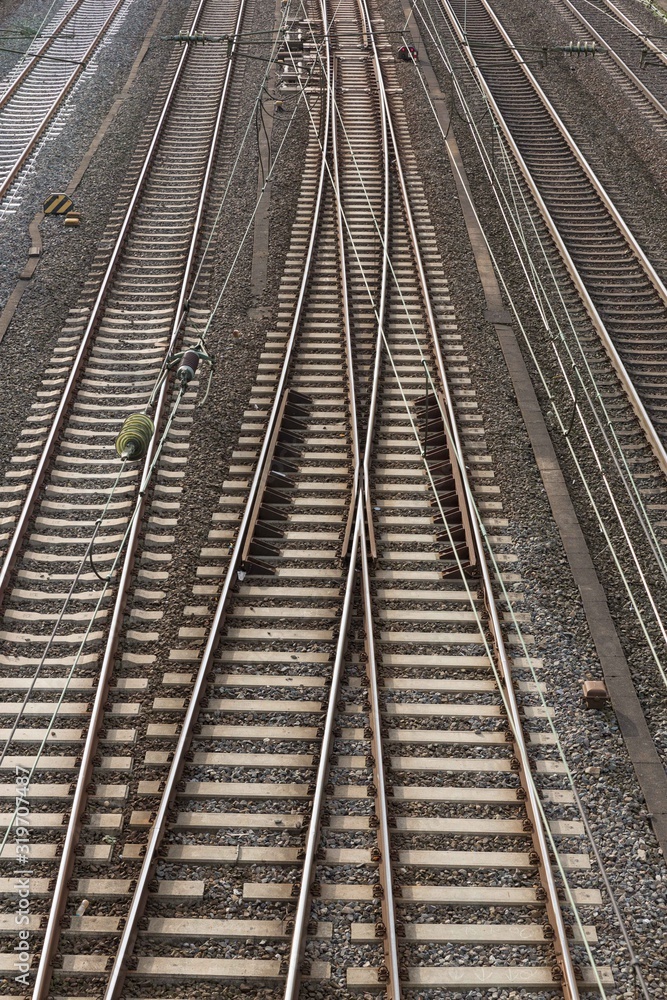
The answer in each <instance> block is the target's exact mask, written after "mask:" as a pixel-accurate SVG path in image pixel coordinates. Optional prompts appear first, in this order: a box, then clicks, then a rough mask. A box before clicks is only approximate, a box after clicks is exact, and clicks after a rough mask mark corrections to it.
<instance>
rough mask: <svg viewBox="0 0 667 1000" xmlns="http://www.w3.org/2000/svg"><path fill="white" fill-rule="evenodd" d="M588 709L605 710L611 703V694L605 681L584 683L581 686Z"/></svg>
mask: <svg viewBox="0 0 667 1000" xmlns="http://www.w3.org/2000/svg"><path fill="white" fill-rule="evenodd" d="M581 690H582V692H583V696H584V705H585V706H586V708H595V709H598V710H599V709H601V708H605V707H606V705H607V702H608V701H609V694H608V692H607V688H606V687H605V684H604V681H584V682H583V684H582V685H581Z"/></svg>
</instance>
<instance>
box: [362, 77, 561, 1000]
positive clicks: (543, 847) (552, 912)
mask: <svg viewBox="0 0 667 1000" xmlns="http://www.w3.org/2000/svg"><path fill="white" fill-rule="evenodd" d="M381 92H382V95H383V100H384V101H385V102H386V107H387V113H388V124H389V128H390V134H391V145H392V148H393V150H394V154H395V159H394V165H395V169H396V174H397V178H398V182H399V186H400V190H401V196H402V200H403V206H404V211H405V217H406V221H407V223H408V228H409V230H410V236H411V240H412V247H413V253H414V256H415V264H416V267H417V272H418V275H419V281H420V285H421V289H422V298H423V302H424V307H425V311H426V316H427V323H428V329H429V334H430V338H431V343H432V346H433V351H434V354H435V359H436V368H437V372H438V376H439V378H440V382H441V385H442V388H443V398H444V400H445V404H446V408H445V411H444V412H442V416H443V420H444V421H445V426H446V428H447V430H448V433H449V436H450V438H451V441H452V444H453V446H454V447H453V452H454V461H456V462H457V463H458V465H459V469H460V472H461V480H462V483H463V487H464V490H465V495H466V498H467V502H468V508H469V512H470V515H471V516H470V521H471V527H472V533H473V537H474V540H475V547H476V549H477V557H478V565H479V572H480V575H481V578H482V584H483V591H484V596H485V603H486V607H487V613H488V616H489V628H490V632H491V636H492V640H493V645H494V648H495V654H496V661H497V666H498V668H499V672H500V676H501V679H502V681H503V685H504V687H503V697H504V700H505V703H506V707H507V711H508V717H509V721H510V726H511V729H512V732H513V735H514V746H515V752H516V757H517V759H518V760H519V762H520V765H521V771H520V775H521V783H522V786H523V788H524V790H525V792H526V807H527V811H528V816H529V819H530V820H531V823H532V826H533V834H532V835H533V843H534V844H535V846H536V849H537V853H538V857H539V858H540V879H541V881H542V885H543V887H544V889H545V892H546V896H547V898H546V908H547V913H548V916H549V923H550V924H551V927H552V928H553V931H554V950H555V954H556V959H557V962H558V965H559V967H560V969H561V973H562V977H563V979H562V988H563V994H564V996H565V998H566V1000H578V997H579V990H578V986H577V981H576V974H575V969H574V963H573V961H572V956H571V954H570V949H569V943H568V938H567V933H566V929H565V923H564V921H563V915H562V913H561V910H560V904H559V901H558V888H557V886H556V881H555V878H554V873H553V870H552V867H551V861H550V857H549V845H548V842H547V837H546V833H545V830H544V828H543V826H542V821H541V813H540V808H539V801H538V798H537V790H536V788H535V785H534V783H533V781H532V777H531V770H530V758H529V756H528V751H527V748H526V743H525V738H524V735H523V728H522V724H521V717H520V714H519V707H518V704H517V700H516V694H515V691H514V682H513V677H512V668H511V664H510V660H509V657H508V655H507V650H506V648H505V640H504V638H503V633H502V628H501V623H500V615H499V613H498V609H497V607H496V602H495V598H494V595H493V585H492V580H491V574H490V571H489V567H488V563H487V560H486V554H485V550H484V542H483V538H482V533H481V529H480V525H479V523H478V520H477V517H476V516H475V506H474V497H473V492H472V488H471V486H470V481H469V479H468V473H467V470H466V467H465V463H464V460H463V449H462V447H461V441H460V437H459V432H458V426H457V422H456V411H455V409H454V405H453V400H452V397H451V393H450V388H449V382H448V379H447V373H446V368H445V364H444V359H443V357H442V351H441V347H440V342H439V339H438V333H437V325H436V322H435V315H434V312H433V307H432V304H431V297H430V293H429V289H428V281H427V277H426V271H425V269H424V264H423V261H422V257H421V251H420V249H419V241H418V238H417V231H416V228H415V224H414V219H413V216H412V210H411V206H410V199H409V194H408V189H407V184H406V181H405V175H404V173H403V166H402V163H401V155H400V147H399V144H398V141H397V139H396V134H395V131H394V127H393V122H392V119H391V116H390V107H389V102H388V99H387V95H386V91H385V89H384V86H383V87H382V88H381ZM425 460H426V459H425Z"/></svg>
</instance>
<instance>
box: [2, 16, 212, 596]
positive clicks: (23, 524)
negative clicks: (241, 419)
mask: <svg viewBox="0 0 667 1000" xmlns="http://www.w3.org/2000/svg"><path fill="white" fill-rule="evenodd" d="M205 2H206V0H199V5H198V7H197V10H196V11H195V14H194V16H193V19H192V22H191V24H190V28H189V32H190V33H192V32H193V31H194V30H195V28H196V26H197V24H198V22H199V17H200V14H201V11H202V10H203V8H204V5H205ZM187 53H188V47H187V46H186V47H185V48H184V49H183V52H182V53H181V56H180V59H179V62H178V65H177V67H176V70H175V72H174V77H173V80H172V83H171V86H170V88H169V92H168V94H167V97H166V99H165V103H164V107H163V109H162V112H161V113H160V117H159V119H158V121H157V124H156V126H155V131H154V134H153V138H152V139H151V143H150V146H149V148H148V150H147V152H146V156H145V158H144V162H143V165H142V167H141V171H140V173H139V177H138V179H137V183H136V186H135V189H134V192H133V194H132V198H131V199H130V204H129V206H128V208H127V211H126V213H125V217H124V219H123V222H122V225H121V228H120V231H119V234H118V238H117V240H116V244H115V246H114V248H113V251H112V254H111V258H110V260H109V263H108V265H107V268H106V271H105V273H104V277H103V278H102V282H101V285H100V289H99V291H98V293H97V296H96V298H95V302H94V303H93V306H92V308H91V312H90V316H89V318H88V322H87V324H86V328H85V330H84V332H83V334H82V337H81V343H80V344H79V348H78V350H77V353H76V357H75V358H74V362H73V364H72V368H71V371H70V374H69V377H68V379H67V382H66V384H65V387H64V389H63V394H62V397H61V400H60V403H59V404H58V409H57V410H56V412H55V414H54V417H53V423H52V424H51V429H50V431H49V433H48V435H47V438H46V441H45V442H44V447H43V449H42V453H41V455H40V458H39V462H38V463H37V467H36V469H35V474H34V476H33V478H32V482H31V484H30V487H29V489H28V493H27V495H26V499H25V502H24V504H23V509H22V510H21V514H20V516H19V519H18V521H17V523H16V528H15V529H14V534H13V535H12V539H11V541H10V543H9V546H8V548H7V552H6V555H5V559H4V561H3V564H2V568H1V569H0V603H2V600H3V598H4V595H5V592H6V590H7V586H8V583H9V580H10V578H11V573H12V570H13V568H14V564H15V562H16V560H17V558H18V555H19V551H20V548H21V545H22V543H23V539H24V536H25V533H26V531H27V528H28V523H29V521H30V518H31V516H32V512H33V508H34V506H35V503H36V501H37V497H38V495H39V490H40V487H41V484H42V480H43V479H44V476H45V475H46V472H47V470H48V467H49V463H50V460H51V457H52V454H53V451H54V449H55V447H56V444H57V443H58V438H59V436H60V432H61V430H62V426H63V423H64V421H65V417H66V416H67V412H68V409H69V405H70V403H71V401H72V397H73V395H74V392H75V389H76V385H77V381H78V378H79V375H80V373H81V369H82V368H83V366H84V364H85V362H86V358H87V356H88V350H89V348H90V346H91V342H92V339H93V337H94V335H95V331H96V329H97V324H98V321H99V319H100V315H101V312H102V309H103V307H104V303H105V301H106V297H107V294H108V292H109V289H110V286H111V283H112V281H113V277H114V275H115V272H116V266H117V264H118V260H119V257H120V254H121V251H122V249H123V246H124V244H125V239H126V237H127V234H128V232H129V229H130V226H131V224H132V221H133V219H134V216H135V212H136V210H137V206H138V204H139V202H140V199H141V195H142V193H143V190H144V186H145V184H146V180H147V178H148V175H149V173H150V169H151V166H152V163H153V158H154V156H155V152H156V150H157V147H158V145H159V141H160V138H161V136H162V131H163V129H164V126H165V123H166V121H167V119H168V117H169V111H170V109H171V105H172V102H173V99H174V95H175V93H176V91H177V89H178V83H179V81H180V78H181V74H182V72H183V68H184V66H185V62H186V60H187Z"/></svg>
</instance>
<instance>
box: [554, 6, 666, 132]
mask: <svg viewBox="0 0 667 1000" xmlns="http://www.w3.org/2000/svg"><path fill="white" fill-rule="evenodd" d="M561 3H563V4H565V6H566V7H567V9H568V10H569V11H570V13H571V14H572V16H573V17H576V19H577V20H578V21H579V23H580V24H581V25H583V27H584V28H585V30H586V31H587V32H588V33H589V35H591V36H592V38H594V39H595V41H596V42H597V43H598V45H602V46H603V47H604V49H605V54H606V55H607V56H609V58H610V59H611V60H612V61H613V62H614V63H615V64H616V66H618V68H619V69H620V71H621V73H623V74H624V75H625V76H626V77H627V78H628V80H629V81H630V83H631V84H632V85H633V86H634V87H636V88H637V90H638V91H639V92H640V94H641V95H642V96H643V97H644V98H646V100H647V101H648V102H649V104H651V105H652V107H653V109H654V111H657V112H658V114H659V115H661V116H662V117H663V118H664V119H665V120H666V121H667V108H666V107H665V106H664V104H662V103H661V102H660V101H659V100H658V98H657V97H656V96H655V94H654V93H652V91H650V90H649V88H648V87H647V86H646V84H645V83H642V81H641V80H640V79H639V77H638V76H637V74H636V73H634V72H633V71H632V70H631V69H630V67H629V66H628V64H627V63H626V62H625V60H624V59H623V58H622V57H621V56H620V55H619V54H618V53H617V52H616V51H615V50H614V49H613V48H612V46H611V45H610V44H609V42H608V41H606V40H605V39H604V38H603V37H602V35H601V34H600V33H599V32H598V31H597V30H596V29H595V28H594V27H593V25H592V24H591V23H590V22H589V21H588V20H587V19H586V18H585V17H584V15H583V14H582V13H581V11H579V10H578V9H577V8H576V7H575V6H574V4H573V3H572V2H571V0H561Z"/></svg>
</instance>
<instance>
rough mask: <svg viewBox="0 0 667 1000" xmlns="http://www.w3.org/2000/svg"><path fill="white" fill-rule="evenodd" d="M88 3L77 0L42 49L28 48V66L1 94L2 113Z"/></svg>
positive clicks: (0, 107)
mask: <svg viewBox="0 0 667 1000" xmlns="http://www.w3.org/2000/svg"><path fill="white" fill-rule="evenodd" d="M86 2H87V0H75V2H74V3H73V4H72V6H71V7H70V9H69V10H68V11H67V12H66V13H65V14H64V15H63V17H62V19H61V20H60V21H59V22H58V24H56V25H55V28H54V32H55V33H54V34H52V35H47V37H46V38H45V39H44V41H43V43H42V45H41V47H40V48H39V49H37V51H36V52H31V51H30V46H28V49H27V50H26V52H25V56H27V57H28V58H29V61H28V62H27V63H26V65H25V66H24V67H23V69H21V70H20V72H19V74H18V76H17V77H16V79H14V80H12V82H11V83H10V85H9V87H7V90H5V91H3V93H2V94H0V111H2V109H3V108H4V106H5V105H6V104H7V102H8V101H9V100H10V98H12V97H13V96H14V94H15V93H16V91H17V90H18V88H19V87H20V86H21V84H22V83H23V81H24V80H25V78H26V77H27V76H28V74H29V73H30V72H31V71H32V70H33V68H34V66H35V63H36V61H37V60H38V59H41V58H42V56H43V55H44V53H45V52H46V51H47V50H48V49H50V48H51V46H52V45H53V43H54V42H55V41H57V40H58V39H59V38H61V37H62V35H61V33H62V30H63V28H64V27H65V25H66V24H68V23H69V21H71V20H72V18H73V17H74V15H75V14H76V13H77V11H78V10H79V9H80V8H81V7H82V6H83V5H84V3H86ZM33 41H34V39H33Z"/></svg>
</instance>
